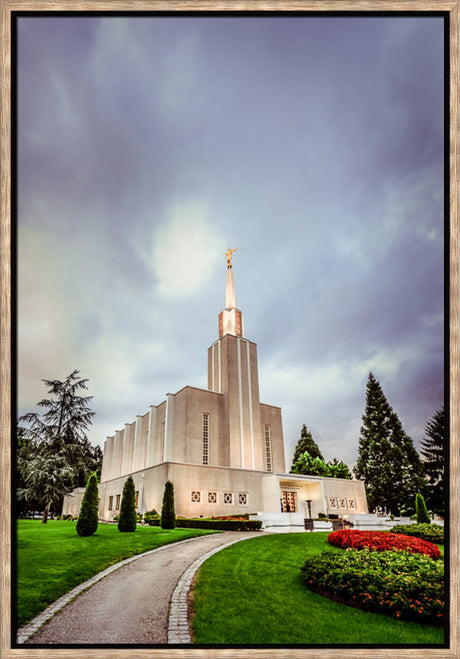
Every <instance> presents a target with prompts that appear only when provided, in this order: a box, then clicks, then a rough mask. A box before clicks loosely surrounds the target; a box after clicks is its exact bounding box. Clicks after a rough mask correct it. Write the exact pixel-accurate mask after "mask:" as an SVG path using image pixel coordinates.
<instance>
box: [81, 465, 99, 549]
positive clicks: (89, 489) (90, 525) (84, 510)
mask: <svg viewBox="0 0 460 659" xmlns="http://www.w3.org/2000/svg"><path fill="white" fill-rule="evenodd" d="M98 517H99V516H98V491H97V474H96V473H95V472H94V473H92V474H91V476H90V477H89V479H88V483H87V484H86V489H85V494H84V495H83V501H82V502H81V508H80V514H79V516H78V520H77V533H78V535H81V536H88V535H93V533H96V531H97V525H98Z"/></svg>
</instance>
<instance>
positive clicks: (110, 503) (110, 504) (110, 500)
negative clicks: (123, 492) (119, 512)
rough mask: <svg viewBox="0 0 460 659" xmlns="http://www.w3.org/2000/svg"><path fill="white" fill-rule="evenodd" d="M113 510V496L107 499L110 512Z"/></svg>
mask: <svg viewBox="0 0 460 659" xmlns="http://www.w3.org/2000/svg"><path fill="white" fill-rule="evenodd" d="M112 508H113V496H112V497H109V510H112Z"/></svg>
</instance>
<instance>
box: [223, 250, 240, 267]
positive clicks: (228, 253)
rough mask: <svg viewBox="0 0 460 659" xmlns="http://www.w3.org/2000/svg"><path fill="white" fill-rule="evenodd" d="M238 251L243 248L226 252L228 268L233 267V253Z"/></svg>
mask: <svg viewBox="0 0 460 659" xmlns="http://www.w3.org/2000/svg"><path fill="white" fill-rule="evenodd" d="M237 249H241V247H235V249H230V248H228V249H227V251H226V252H225V258H226V259H227V268H231V267H232V256H233V252H236V250H237Z"/></svg>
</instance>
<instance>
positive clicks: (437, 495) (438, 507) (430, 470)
mask: <svg viewBox="0 0 460 659" xmlns="http://www.w3.org/2000/svg"><path fill="white" fill-rule="evenodd" d="M425 434H426V435H427V437H426V438H424V439H423V440H422V441H421V446H422V448H421V451H420V453H421V454H422V458H423V460H424V463H423V464H424V467H425V474H426V477H427V481H428V493H427V496H426V503H427V505H428V508H429V509H430V510H432V511H433V512H435V513H437V514H438V515H444V508H445V503H444V463H445V458H444V451H445V448H446V425H445V415H444V407H442V408H441V409H440V410H438V411H437V412H436V413H435V414H434V415H433V416H432V418H431V419H430V420H429V421H428V423H427V425H426V426H425Z"/></svg>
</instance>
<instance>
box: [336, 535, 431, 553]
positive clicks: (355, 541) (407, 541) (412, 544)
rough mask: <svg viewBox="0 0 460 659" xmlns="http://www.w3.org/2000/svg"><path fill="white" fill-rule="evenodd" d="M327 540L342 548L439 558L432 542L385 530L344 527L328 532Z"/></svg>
mask: <svg viewBox="0 0 460 659" xmlns="http://www.w3.org/2000/svg"><path fill="white" fill-rule="evenodd" d="M328 541H329V542H330V543H331V545H334V546H335V547H341V548H342V549H364V547H367V548H368V549H371V550H374V551H397V550H399V551H408V552H410V553H411V554H426V555H427V556H430V557H431V558H440V556H441V552H440V550H439V547H437V546H436V545H435V544H433V543H432V542H428V541H427V540H422V539H421V538H414V537H411V536H408V535H403V534H398V535H397V534H395V533H388V532H387V531H358V530H356V529H344V530H342V531H334V532H333V533H330V534H329V537H328Z"/></svg>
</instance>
